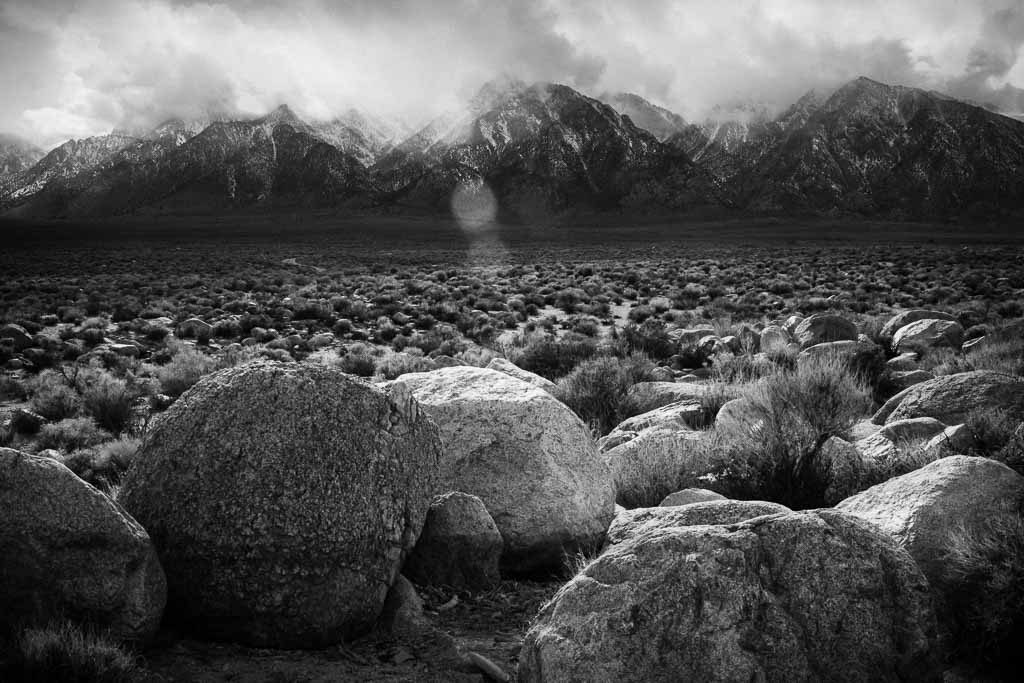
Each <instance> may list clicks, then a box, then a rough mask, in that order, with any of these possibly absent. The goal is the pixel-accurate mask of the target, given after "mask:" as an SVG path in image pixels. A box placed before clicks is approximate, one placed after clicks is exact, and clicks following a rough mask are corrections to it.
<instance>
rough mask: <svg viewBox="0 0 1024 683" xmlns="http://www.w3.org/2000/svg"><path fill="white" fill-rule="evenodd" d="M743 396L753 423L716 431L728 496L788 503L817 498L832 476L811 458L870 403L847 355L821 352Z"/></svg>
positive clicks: (810, 504) (802, 504) (806, 503)
mask: <svg viewBox="0 0 1024 683" xmlns="http://www.w3.org/2000/svg"><path fill="white" fill-rule="evenodd" d="M745 400H746V401H747V403H748V406H749V414H750V415H751V416H752V417H753V418H754V419H756V422H757V424H756V427H755V428H753V429H750V430H743V431H742V433H726V434H719V436H720V437H721V439H722V441H723V449H724V450H725V451H726V452H727V453H728V460H729V463H730V464H729V467H728V475H727V476H726V479H727V480H728V484H729V486H730V493H731V496H732V497H736V498H752V499H760V500H769V501H772V502H776V503H781V504H782V505H786V506H787V507H790V508H793V509H807V508H814V507H822V506H824V505H825V504H826V501H825V492H826V490H827V489H828V488H829V486H830V485H833V486H834V485H835V484H836V482H829V481H827V478H826V476H825V474H824V472H823V471H822V470H823V468H822V467H821V466H819V464H818V463H817V462H816V458H817V456H818V453H819V451H820V449H821V447H822V445H823V444H824V443H825V441H827V440H828V439H829V438H830V437H833V436H838V437H846V436H848V435H849V431H850V429H851V428H852V427H853V425H854V423H856V421H857V420H858V419H859V418H860V417H861V416H862V415H864V414H865V412H866V411H867V410H868V409H869V407H870V405H871V395H870V390H869V389H868V387H867V385H866V384H865V383H864V381H863V380H862V379H861V378H860V377H859V376H858V375H857V374H856V373H854V372H853V371H852V370H851V369H850V367H849V366H848V365H847V364H846V363H844V362H843V361H841V360H840V359H838V358H835V357H830V356H825V357H821V358H810V359H807V360H806V361H803V362H801V363H800V364H799V365H798V366H797V368H796V369H795V370H792V371H785V370H780V371H777V372H776V373H774V374H772V375H770V376H768V377H766V378H765V379H764V380H762V381H761V382H758V383H757V384H755V385H753V386H752V387H750V389H749V390H748V391H747V392H746V396H745ZM843 488H847V487H846V486H844V487H843Z"/></svg>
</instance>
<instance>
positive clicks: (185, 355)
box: [156, 344, 218, 397]
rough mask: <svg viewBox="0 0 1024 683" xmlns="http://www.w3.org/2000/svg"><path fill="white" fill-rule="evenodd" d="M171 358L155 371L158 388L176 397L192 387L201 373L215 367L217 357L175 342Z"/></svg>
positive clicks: (203, 373) (205, 373) (211, 370)
mask: <svg viewBox="0 0 1024 683" xmlns="http://www.w3.org/2000/svg"><path fill="white" fill-rule="evenodd" d="M172 353H173V355H172V356H171V360H170V362H169V363H167V365H164V366H161V367H160V368H158V369H157V371H156V376H157V379H159V380H160V390H161V391H162V392H163V393H165V394H167V395H168V396H174V397H178V396H181V395H182V394H184V393H185V392H186V391H188V390H189V389H191V388H192V386H193V385H194V384H195V383H196V382H198V381H199V380H200V379H201V378H202V377H203V375H207V374H209V373H211V372H213V371H214V370H216V369H217V365H218V364H217V359H216V358H214V357H213V356H210V355H208V354H205V353H203V352H202V351H199V350H198V349H196V348H195V347H194V346H189V345H187V344H176V345H174V346H173V347H172Z"/></svg>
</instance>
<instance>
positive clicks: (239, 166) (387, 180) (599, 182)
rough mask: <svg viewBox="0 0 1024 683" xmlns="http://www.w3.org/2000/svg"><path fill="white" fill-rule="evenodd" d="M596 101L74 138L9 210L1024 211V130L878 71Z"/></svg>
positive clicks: (512, 93) (32, 172)
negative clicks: (482, 190)
mask: <svg viewBox="0 0 1024 683" xmlns="http://www.w3.org/2000/svg"><path fill="white" fill-rule="evenodd" d="M605 99H606V100H608V101H609V102H611V103H612V105H614V106H612V105H610V104H608V103H605V102H602V101H601V100H598V99H594V98H591V97H587V96H586V95H583V94H582V93H580V92H578V91H576V90H574V89H572V88H570V87H568V86H565V85H559V84H555V83H535V84H526V83H523V82H522V81H518V80H515V79H512V78H502V79H498V80H496V81H494V82H492V83H489V84H487V85H486V86H484V87H483V88H481V90H480V91H479V92H478V93H477V94H476V95H475V96H474V97H472V98H470V99H469V100H468V101H467V102H466V105H465V106H464V107H463V108H462V109H461V110H458V111H455V112H451V113H449V114H447V115H444V116H441V117H438V118H436V119H434V120H433V121H431V122H429V123H428V124H427V125H426V126H424V127H422V128H420V129H419V130H416V131H413V132H411V133H410V132H409V131H407V130H404V129H403V128H402V127H400V126H391V125H388V124H387V123H385V122H383V121H380V120H376V119H373V118H372V117H369V116H367V115H364V114H361V113H360V112H358V111H355V110H350V111H348V112H345V113H343V114H341V115H340V116H338V117H335V118H333V119H330V120H328V121H313V122H308V121H305V120H303V119H302V118H301V117H299V116H298V115H296V114H295V112H294V111H292V110H291V109H290V108H288V107H287V106H281V107H279V108H277V109H275V110H274V111H272V112H270V113H268V114H267V115H265V116H262V117H259V118H255V119H245V120H230V119H224V120H216V121H210V122H205V121H204V122H184V121H181V120H171V121H168V122H166V123H165V124H163V125H161V126H159V127H157V128H156V129H154V130H153V131H149V132H146V133H144V134H137V135H135V136H128V135H120V134H111V135H107V136H98V137H95V138H88V139H86V140H80V141H70V142H68V143H65V144H64V145H62V146H60V147H58V148H57V149H55V150H53V151H52V152H50V153H49V154H47V155H45V156H44V157H43V158H42V159H40V160H38V161H37V162H36V163H34V164H32V165H31V166H29V167H27V168H22V169H20V170H18V171H16V172H13V173H8V174H7V175H4V176H0V210H3V211H7V212H13V213H17V214H21V215H41V216H105V215H114V214H124V213H134V212H153V211H155V212H193V213H196V212H199V213H201V212H218V211H229V210H235V209H238V208H247V209H249V210H251V209H261V208H268V209H271V208H274V207H283V206H288V207H297V206H298V207H301V206H326V207H339V208H345V207H348V208H353V207H358V208H360V209H367V210H372V209H375V208H380V209H386V210H388V211H406V210H409V211H416V212H422V211H429V212H445V211H447V210H448V209H449V203H450V201H451V198H452V196H453V193H454V192H455V190H456V188H457V187H459V185H460V184H468V185H470V186H473V187H479V186H482V185H484V184H486V185H487V186H488V187H489V188H490V189H491V191H492V192H493V193H494V195H495V197H496V199H497V201H498V206H499V211H500V213H501V215H502V216H503V217H505V218H513V219H515V218H518V219H522V220H534V219H537V220H539V219H541V217H543V216H547V215H550V214H551V213H558V212H564V211H576V210H584V211H593V210H606V209H617V210H641V211H651V210H658V211H661V210H667V211H689V210H693V209H698V208H702V209H703V208H712V209H715V208H716V207H717V210H721V211H729V212H747V213H759V214H760V213H794V212H796V213H811V214H830V215H863V216H880V217H892V218H906V219H919V218H927V219H937V218H949V217H956V216H968V217H999V216H1002V217H1008V216H1019V215H1021V213H1022V212H1024V173H1022V170H1021V169H1022V168H1024V123H1022V122H1020V121H1017V120H1016V119H1013V118H1009V117H1006V116H1002V115H999V114H997V113H994V112H991V111H989V110H987V109H984V108H981V107H977V106H974V105H971V104H968V103H965V102H961V101H958V100H954V99H951V98H949V97H946V96H944V95H941V94H939V93H934V92H926V91H923V90H918V89H914V88H907V87H902V86H890V85H885V84H883V83H878V82H876V81H872V80H869V79H865V78H861V79H856V80H854V81H851V82H850V83H847V84H845V85H844V86H842V87H840V88H838V89H837V90H835V91H834V92H811V93H808V94H807V95H805V96H804V97H802V98H801V99H800V100H798V101H797V102H796V103H794V104H793V105H792V106H790V107H789V108H788V109H786V110H785V111H783V112H782V113H781V114H779V115H777V116H772V115H770V114H769V113H768V112H767V111H766V110H765V109H764V108H763V107H757V106H753V107H745V108H739V109H735V108H732V109H727V110H726V109H719V110H717V111H714V112H712V114H711V115H710V116H709V117H708V118H707V119H706V120H705V121H703V122H701V123H699V124H689V123H687V122H686V121H684V120H683V119H682V117H679V116H677V115H675V114H673V113H672V112H670V111H668V110H665V109H663V108H661V107H658V106H656V105H653V104H651V103H650V102H647V101H646V100H643V99H642V98H640V97H638V96H635V95H610V96H605Z"/></svg>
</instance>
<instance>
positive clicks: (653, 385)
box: [626, 382, 710, 412]
mask: <svg viewBox="0 0 1024 683" xmlns="http://www.w3.org/2000/svg"><path fill="white" fill-rule="evenodd" d="M708 391H710V388H709V386H708V385H706V384H695V383H692V382H638V383H637V384H634V385H633V386H631V387H630V388H629V391H628V392H627V393H626V400H627V401H629V402H630V405H632V406H633V407H635V408H636V409H637V410H640V411H643V412H650V411H652V410H656V409H657V408H662V407H664V406H667V405H669V404H671V403H679V402H693V401H695V400H700V398H701V397H702V396H704V395H705V394H707V393H708Z"/></svg>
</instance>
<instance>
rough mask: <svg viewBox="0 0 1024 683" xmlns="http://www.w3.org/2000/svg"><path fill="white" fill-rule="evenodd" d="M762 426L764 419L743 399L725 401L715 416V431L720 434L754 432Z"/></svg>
mask: <svg viewBox="0 0 1024 683" xmlns="http://www.w3.org/2000/svg"><path fill="white" fill-rule="evenodd" d="M763 424H764V417H763V416H762V414H761V413H760V412H758V410H756V409H755V408H754V405H753V404H752V403H751V402H750V401H749V400H747V399H745V398H734V399H732V400H731V401H726V402H725V404H723V405H722V407H721V408H720V409H719V410H718V415H716V416H715V431H716V432H719V433H721V434H737V435H738V434H746V433H749V432H756V431H758V430H759V429H761V426H762V425H763Z"/></svg>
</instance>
